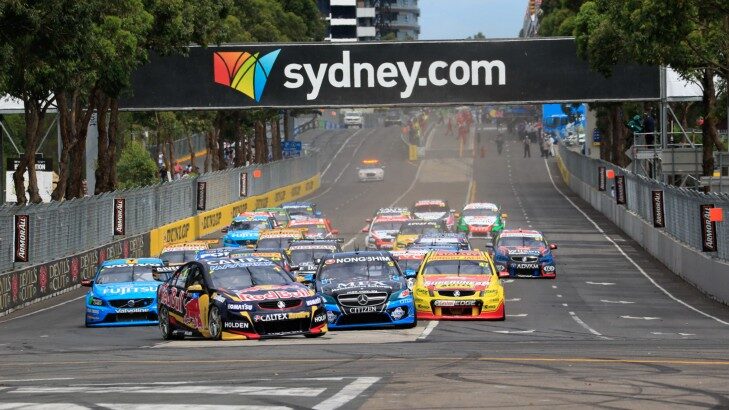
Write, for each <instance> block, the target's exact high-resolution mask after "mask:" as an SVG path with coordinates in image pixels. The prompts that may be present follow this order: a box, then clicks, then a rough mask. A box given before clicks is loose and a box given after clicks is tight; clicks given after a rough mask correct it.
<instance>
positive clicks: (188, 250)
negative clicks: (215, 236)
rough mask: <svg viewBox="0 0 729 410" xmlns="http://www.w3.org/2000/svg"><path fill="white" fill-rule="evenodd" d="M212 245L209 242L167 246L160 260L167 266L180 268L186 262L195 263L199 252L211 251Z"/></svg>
mask: <svg viewBox="0 0 729 410" xmlns="http://www.w3.org/2000/svg"><path fill="white" fill-rule="evenodd" d="M209 248H210V243H209V242H207V241H195V242H188V243H181V244H177V245H170V246H166V247H165V248H164V249H162V253H160V255H159V258H160V259H162V262H164V264H165V265H167V266H179V265H183V264H185V263H186V262H190V261H194V260H195V255H197V252H198V251H201V250H204V249H209Z"/></svg>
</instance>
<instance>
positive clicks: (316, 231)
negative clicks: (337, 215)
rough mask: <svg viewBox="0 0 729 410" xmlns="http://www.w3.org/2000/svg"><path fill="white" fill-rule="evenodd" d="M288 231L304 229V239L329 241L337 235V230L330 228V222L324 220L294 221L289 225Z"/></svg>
mask: <svg viewBox="0 0 729 410" xmlns="http://www.w3.org/2000/svg"><path fill="white" fill-rule="evenodd" d="M289 228H290V229H294V228H296V229H302V228H303V229H306V231H305V232H304V238H305V239H329V238H334V237H335V236H337V235H339V230H338V229H334V227H332V222H331V221H330V220H329V219H326V218H317V219H295V220H293V221H291V223H290V224H289Z"/></svg>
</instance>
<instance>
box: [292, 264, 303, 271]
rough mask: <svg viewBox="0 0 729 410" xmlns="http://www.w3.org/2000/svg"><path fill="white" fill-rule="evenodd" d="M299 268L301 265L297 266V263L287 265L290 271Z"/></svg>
mask: <svg viewBox="0 0 729 410" xmlns="http://www.w3.org/2000/svg"><path fill="white" fill-rule="evenodd" d="M299 269H301V266H298V265H291V266H289V270H290V271H291V272H293V271H297V270H299Z"/></svg>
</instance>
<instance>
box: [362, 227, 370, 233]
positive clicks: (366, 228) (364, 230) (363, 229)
mask: <svg viewBox="0 0 729 410" xmlns="http://www.w3.org/2000/svg"><path fill="white" fill-rule="evenodd" d="M369 231H370V227H369V226H365V227H364V228H362V232H364V233H367V232H369Z"/></svg>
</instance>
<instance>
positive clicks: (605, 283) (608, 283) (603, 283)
mask: <svg viewBox="0 0 729 410" xmlns="http://www.w3.org/2000/svg"><path fill="white" fill-rule="evenodd" d="M585 283H587V284H588V285H601V286H612V285H614V284H615V283H613V282H589V281H588V282H585Z"/></svg>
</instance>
